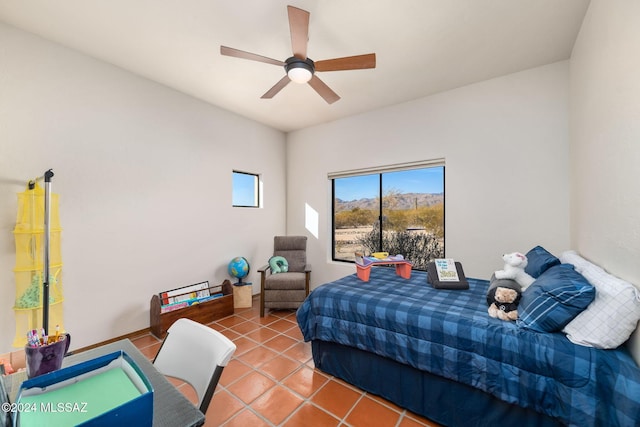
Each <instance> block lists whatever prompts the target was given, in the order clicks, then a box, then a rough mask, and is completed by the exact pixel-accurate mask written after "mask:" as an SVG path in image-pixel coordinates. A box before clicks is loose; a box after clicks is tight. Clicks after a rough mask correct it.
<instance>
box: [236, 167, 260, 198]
mask: <svg viewBox="0 0 640 427" xmlns="http://www.w3.org/2000/svg"><path fill="white" fill-rule="evenodd" d="M256 189H257V177H256V176H255V175H250V174H246V173H237V172H234V173H233V196H232V197H233V205H234V206H255V204H256V200H255V194H256Z"/></svg>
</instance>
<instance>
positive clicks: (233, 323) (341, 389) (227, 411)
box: [132, 297, 437, 427]
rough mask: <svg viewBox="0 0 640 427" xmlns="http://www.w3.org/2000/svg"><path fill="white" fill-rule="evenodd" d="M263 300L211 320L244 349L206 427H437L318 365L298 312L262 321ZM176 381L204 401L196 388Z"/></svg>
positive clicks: (152, 343)
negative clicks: (325, 371) (306, 340)
mask: <svg viewBox="0 0 640 427" xmlns="http://www.w3.org/2000/svg"><path fill="white" fill-rule="evenodd" d="M258 305H259V300H258V299H257V298H256V297H254V299H253V307H251V308H245V309H236V310H235V313H234V314H233V315H232V316H229V317H225V318H223V319H220V320H218V321H215V322H213V323H210V324H209V326H210V327H212V328H214V329H216V330H218V331H220V332H222V333H223V334H224V335H226V336H227V337H228V338H229V339H231V340H232V341H234V342H235V344H236V346H237V350H236V353H235V354H234V356H233V359H232V360H231V362H229V365H228V366H227V367H226V368H225V370H224V371H223V373H222V377H221V378H220V382H219V384H218V387H217V389H216V392H215V394H214V396H213V400H212V402H211V405H210V406H209V410H208V411H207V414H206V424H205V426H224V427H236V426H238V427H246V426H251V427H261V426H287V427H303V426H309V427H324V426H351V427H361V426H362V427H365V426H366V427H372V426H384V427H386V426H402V427H409V426H437V424H435V423H433V422H430V421H428V420H426V419H425V418H422V417H420V416H419V415H416V414H413V413H411V412H408V411H406V410H404V409H402V408H400V407H398V406H396V405H394V404H393V403H390V402H388V401H386V400H384V399H382V398H380V397H377V396H375V395H372V394H369V393H366V392H363V391H362V390H359V389H357V388H355V387H353V386H351V385H349V384H347V383H345V382H344V381H342V380H340V379H338V378H335V377H333V376H331V375H328V374H325V373H323V372H321V371H320V370H317V369H314V364H313V359H312V356H311V345H310V344H309V343H305V342H304V341H303V339H302V334H301V333H300V329H299V328H298V325H297V323H296V319H295V312H294V311H292V310H283V311H270V312H268V313H267V315H266V316H265V317H263V318H260V312H259V308H258ZM132 341H133V343H134V344H135V345H136V346H137V347H138V348H139V349H140V350H141V351H142V352H143V353H144V354H145V355H146V356H147V357H148V358H149V359H153V357H154V356H155V354H156V353H157V351H158V348H159V347H160V340H158V339H157V338H155V337H154V336H153V335H150V334H148V335H142V336H140V337H136V338H133V339H132ZM172 381H173V382H174V384H175V385H176V386H177V387H178V388H179V389H180V390H181V391H182V392H183V393H184V394H185V395H186V396H187V398H189V399H190V400H191V401H192V402H196V401H197V399H196V397H195V392H194V391H193V389H192V388H191V386H189V385H188V384H185V383H183V382H181V381H177V380H173V379H172Z"/></svg>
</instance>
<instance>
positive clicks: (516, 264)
mask: <svg viewBox="0 0 640 427" xmlns="http://www.w3.org/2000/svg"><path fill="white" fill-rule="evenodd" d="M502 259H503V260H504V268H503V269H502V270H498V271H496V272H495V275H496V279H511V280H515V281H516V282H517V283H518V284H519V285H520V286H522V290H523V291H524V290H525V289H526V288H527V287H528V286H529V285H530V284H532V283H533V281H534V280H535V279H534V278H533V277H531V276H530V275H529V274H527V272H525V271H524V268H525V267H526V266H527V262H528V261H527V257H526V256H525V255H523V254H521V253H520V252H513V253H510V254H504V255H502Z"/></svg>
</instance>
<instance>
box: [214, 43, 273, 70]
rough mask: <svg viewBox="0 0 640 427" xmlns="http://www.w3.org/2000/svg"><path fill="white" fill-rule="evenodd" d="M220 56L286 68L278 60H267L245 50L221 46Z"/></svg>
mask: <svg viewBox="0 0 640 427" xmlns="http://www.w3.org/2000/svg"><path fill="white" fill-rule="evenodd" d="M220 54H221V55H226V56H233V57H235V58H242V59H250V60H251V61H258V62H264V63H267V64H273V65H280V66H284V62H282V61H278V60H277V59H271V58H267V57H266V56H262V55H256V54H255V53H249V52H245V51H244V50H239V49H234V48H232V47H227V46H220Z"/></svg>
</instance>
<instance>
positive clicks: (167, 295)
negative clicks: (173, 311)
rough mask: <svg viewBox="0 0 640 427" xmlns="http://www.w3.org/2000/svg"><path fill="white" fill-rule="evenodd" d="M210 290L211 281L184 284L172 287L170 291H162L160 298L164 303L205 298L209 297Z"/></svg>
mask: <svg viewBox="0 0 640 427" xmlns="http://www.w3.org/2000/svg"><path fill="white" fill-rule="evenodd" d="M209 295H211V294H210V292H209V282H208V281H206V282H200V283H196V284H194V285H189V286H183V287H181V288H176V289H172V290H170V291H165V292H160V294H159V296H160V300H162V305H167V304H171V303H174V302H181V301H186V300H190V299H193V298H204V297H208V296H209Z"/></svg>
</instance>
